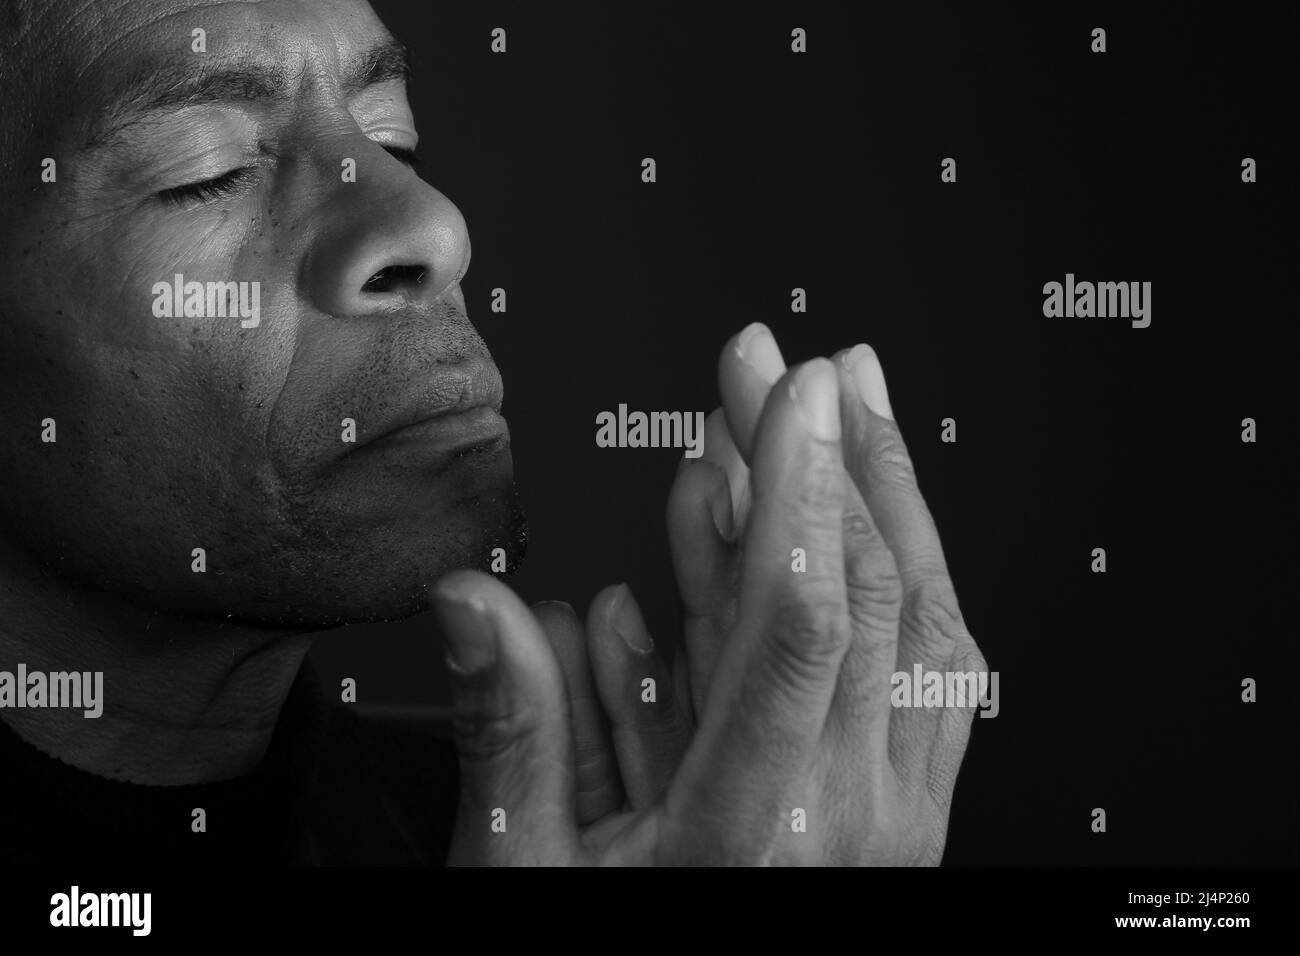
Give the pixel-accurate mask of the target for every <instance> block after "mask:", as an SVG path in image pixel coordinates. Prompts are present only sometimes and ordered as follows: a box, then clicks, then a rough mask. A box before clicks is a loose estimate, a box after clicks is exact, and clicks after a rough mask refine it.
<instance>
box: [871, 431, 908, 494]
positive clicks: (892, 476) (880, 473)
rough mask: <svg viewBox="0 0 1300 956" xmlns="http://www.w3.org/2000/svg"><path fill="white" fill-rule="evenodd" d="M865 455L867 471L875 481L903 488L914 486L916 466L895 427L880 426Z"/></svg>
mask: <svg viewBox="0 0 1300 956" xmlns="http://www.w3.org/2000/svg"><path fill="white" fill-rule="evenodd" d="M867 455H868V458H867V469H868V472H869V474H871V476H872V477H873V478H874V479H875V480H876V481H879V482H883V483H887V484H893V485H898V486H901V487H904V488H915V487H916V467H915V466H914V465H913V464H912V456H911V455H910V454H908V451H907V445H906V444H905V443H904V441H903V435H902V433H901V432H900V431H899V430H898V429H897V428H895V427H884V428H882V429H881V430H880V432H879V434H878V435H877V436H876V439H875V441H874V442H873V443H872V445H871V447H870V449H869V450H868V452H867Z"/></svg>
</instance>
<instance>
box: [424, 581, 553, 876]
mask: <svg viewBox="0 0 1300 956" xmlns="http://www.w3.org/2000/svg"><path fill="white" fill-rule="evenodd" d="M434 599H435V611H436V614H437V617H438V620H439V622H440V624H441V625H442V630H443V637H444V640H445V643H446V652H447V665H448V671H449V675H450V680H451V689H452V700H453V704H454V717H453V720H452V730H453V734H454V737H455V741H456V748H457V751H458V752H459V755H460V806H459V809H458V811H457V816H456V829H455V833H454V835H453V837H452V849H451V854H450V858H449V862H453V863H456V862H470V863H479V864H486V865H493V864H502V863H511V862H518V861H521V860H529V859H535V858H537V856H538V854H536V853H535V852H533V851H534V850H535V848H536V847H537V846H539V845H540V843H541V841H542V840H545V841H546V845H547V847H549V848H555V849H556V850H557V851H558V852H559V853H561V854H563V853H564V852H568V851H570V850H572V851H573V852H575V853H576V847H577V827H576V824H575V816H574V814H575V798H574V780H573V737H572V732H571V730H570V725H569V705H568V699H567V695H566V691H565V687H564V676H563V674H562V673H561V671H560V666H559V663H558V662H557V661H556V659H555V654H554V652H553V651H552V650H551V648H550V645H549V643H548V641H547V639H546V635H545V634H544V633H543V632H542V628H541V625H540V624H538V622H537V619H536V618H534V617H533V615H532V613H531V612H530V611H529V610H528V608H527V607H525V606H524V603H523V602H522V601H520V600H519V598H518V597H517V596H515V594H514V592H513V591H511V590H510V589H509V588H508V587H506V585H504V584H502V583H501V582H500V581H498V580H496V579H495V578H493V577H491V576H490V575H487V574H483V573H480V572H476V571H456V572H453V573H452V574H449V575H447V576H446V577H445V578H443V579H442V580H441V581H440V582H439V583H438V585H437V587H436V588H435V590H434ZM550 858H552V859H553V858H554V857H550Z"/></svg>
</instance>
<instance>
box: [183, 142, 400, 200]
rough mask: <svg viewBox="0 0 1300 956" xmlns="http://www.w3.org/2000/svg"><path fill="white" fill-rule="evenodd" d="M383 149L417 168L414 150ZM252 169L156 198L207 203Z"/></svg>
mask: <svg viewBox="0 0 1300 956" xmlns="http://www.w3.org/2000/svg"><path fill="white" fill-rule="evenodd" d="M384 149H385V150H387V151H388V153H389V155H391V156H393V157H394V158H395V159H397V161H398V162H400V163H403V164H404V165H406V166H409V167H410V168H411V169H418V168H419V166H420V157H419V156H417V155H415V150H413V149H407V148H406V147H404V146H385V147H384ZM253 170H254V167H250V166H244V167H240V168H239V169H232V170H230V172H228V173H222V174H221V175H220V176H217V177H216V178H214V179H205V180H203V181H201V182H197V183H187V184H185V185H184V186H173V187H172V188H171V189H164V190H163V191H162V192H160V193H159V194H158V198H159V199H161V200H162V201H163V202H165V203H167V204H168V205H171V206H187V205H191V204H203V203H209V202H212V201H213V200H214V199H220V198H221V197H222V196H225V195H226V194H228V193H232V192H234V191H235V190H236V189H238V188H239V187H240V186H242V185H243V184H244V183H245V182H247V181H248V180H249V179H250V178H251V176H252V173H253Z"/></svg>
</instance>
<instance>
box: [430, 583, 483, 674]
mask: <svg viewBox="0 0 1300 956" xmlns="http://www.w3.org/2000/svg"><path fill="white" fill-rule="evenodd" d="M436 599H437V601H436V604H435V613H436V614H437V615H438V619H439V621H440V622H441V623H442V634H443V641H444V642H445V643H444V650H445V653H446V657H447V666H448V667H449V668H451V670H452V671H454V672H455V673H457V674H459V675H461V676H462V677H469V676H471V675H474V674H480V673H482V672H483V671H485V670H487V669H488V668H489V667H491V666H492V665H493V664H495V663H496V659H497V636H496V629H495V628H494V627H493V626H492V621H491V620H490V619H489V617H488V611H487V605H486V604H484V603H483V601H482V600H481V599H479V598H475V597H470V598H463V597H460V596H456V597H452V596H450V595H445V594H439V595H436Z"/></svg>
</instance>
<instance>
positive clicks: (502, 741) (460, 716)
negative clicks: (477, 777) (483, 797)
mask: <svg viewBox="0 0 1300 956" xmlns="http://www.w3.org/2000/svg"><path fill="white" fill-rule="evenodd" d="M451 725H452V733H453V735H454V737H455V740H456V747H457V750H458V751H459V753H460V756H461V759H462V760H464V761H466V762H468V763H471V764H483V763H492V762H496V761H499V760H502V759H504V758H507V757H509V755H510V754H511V753H512V752H513V751H514V750H515V748H517V747H518V746H520V745H521V744H523V743H524V742H525V741H527V740H528V739H529V738H530V737H531V735H532V733H533V728H534V726H535V721H534V720H533V716H532V714H531V712H530V711H529V709H528V708H527V707H524V706H520V705H513V706H508V707H505V708H492V707H482V706H457V708H456V712H455V714H454V715H453V717H452V722H451Z"/></svg>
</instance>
